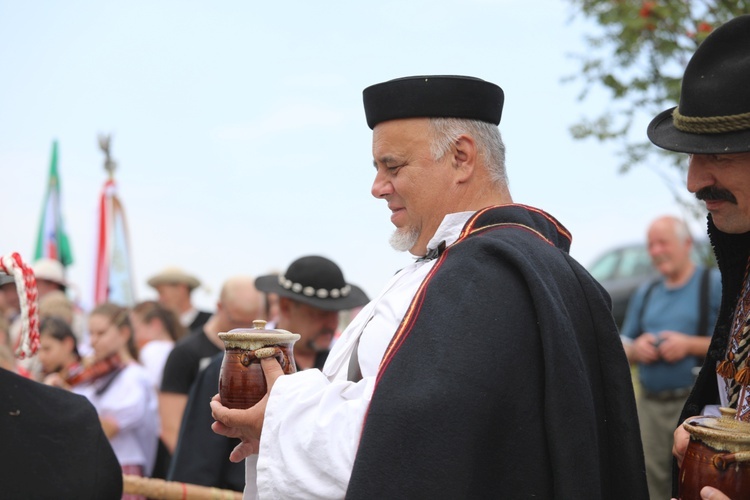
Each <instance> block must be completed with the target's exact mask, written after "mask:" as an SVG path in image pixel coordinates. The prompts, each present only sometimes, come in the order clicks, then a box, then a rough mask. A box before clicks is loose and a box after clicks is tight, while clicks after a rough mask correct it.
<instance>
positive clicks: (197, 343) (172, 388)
mask: <svg viewBox="0 0 750 500" xmlns="http://www.w3.org/2000/svg"><path fill="white" fill-rule="evenodd" d="M220 352H223V351H222V350H221V349H220V348H219V347H217V346H216V345H215V344H214V343H213V342H211V341H210V340H209V339H208V337H206V334H205V333H204V332H196V333H195V334H194V335H188V336H187V337H184V338H182V339H180V340H179V341H178V342H177V344H175V346H174V349H172V352H170V353H169V357H168V358H167V362H166V364H165V365H164V375H163V377H162V381H161V391H162V392H174V393H177V394H185V395H187V394H189V393H190V386H192V385H193V381H195V379H196V377H197V376H198V372H200V371H201V369H203V368H205V367H206V366H207V365H208V363H209V361H210V360H211V357H212V356H214V355H215V354H217V353H220Z"/></svg>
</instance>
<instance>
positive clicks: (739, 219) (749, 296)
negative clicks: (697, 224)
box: [648, 15, 750, 500]
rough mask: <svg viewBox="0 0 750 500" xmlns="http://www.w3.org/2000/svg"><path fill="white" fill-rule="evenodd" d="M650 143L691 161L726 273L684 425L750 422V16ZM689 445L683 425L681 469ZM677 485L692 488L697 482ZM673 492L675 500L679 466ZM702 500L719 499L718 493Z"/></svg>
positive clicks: (694, 186)
mask: <svg viewBox="0 0 750 500" xmlns="http://www.w3.org/2000/svg"><path fill="white" fill-rule="evenodd" d="M648 136H649V139H651V141H652V142H653V143H654V144H656V145H657V146H660V147H662V148H664V149H668V150H670V151H677V152H682V153H688V154H689V155H690V160H689V169H688V179H687V188H688V190H689V191H690V192H691V193H695V196H696V197H697V198H698V199H699V200H704V201H705V202H706V208H707V209H708V211H709V215H708V236H709V239H710V240H711V245H712V246H713V247H714V253H715V254H716V262H717V263H718V265H719V271H721V283H722V299H721V308H720V309H719V317H718V319H717V321H716V325H715V329H714V334H713V336H712V339H711V344H710V345H709V348H708V355H707V356H706V360H705V362H704V364H703V367H702V369H701V371H700V373H699V374H698V378H697V380H696V383H695V385H694V387H693V390H692V392H691V394H690V396H689V397H688V399H687V402H686V403H685V407H684V409H683V411H682V415H681V417H680V422H682V421H684V420H685V419H686V418H688V417H691V416H697V415H709V416H710V415H713V416H716V415H718V414H719V410H718V408H719V407H720V406H721V407H726V408H732V409H734V410H736V416H737V419H738V420H742V421H744V422H750V387H749V385H750V365H748V364H747V359H748V354H750V342H748V338H749V337H750V329H749V328H748V326H747V325H748V324H750V313H749V312H748V311H750V276H749V275H748V270H749V269H750V15H746V16H740V17H737V18H735V19H733V20H731V21H729V22H727V23H725V24H724V25H722V26H720V27H719V28H717V29H716V31H714V32H713V33H711V34H710V35H709V36H708V37H707V38H706V39H705V40H704V41H703V43H702V44H701V45H700V46H699V47H698V49H697V50H696V51H695V54H693V57H692V58H691V59H690V62H689V63H688V65H687V67H686V68H685V74H684V76H683V79H682V91H681V95H680V103H679V106H676V107H673V108H670V109H668V110H666V111H663V112H662V113H660V114H659V115H657V116H656V117H655V118H654V119H653V121H652V122H651V124H650V125H649V127H648ZM741 395H744V397H741ZM706 422H708V420H707V421H706ZM677 423H678V422H675V424H677ZM747 428H750V424H748V425H747V426H746V429H747ZM687 446H688V433H687V431H686V430H685V429H684V428H683V427H682V426H679V427H677V429H676V431H675V447H674V450H673V452H674V454H675V456H676V458H677V461H678V464H679V465H682V460H683V458H684V456H685V450H686V448H687ZM679 479H680V480H685V481H688V484H690V479H691V477H689V476H687V475H685V474H681V475H680V476H679ZM692 486H695V487H696V488H697V487H698V486H702V485H692ZM672 488H673V493H674V494H677V491H678V469H677V468H676V467H675V468H674V474H673V481H672ZM709 490H710V491H709ZM703 493H705V495H709V494H713V495H717V494H718V493H717V492H716V491H715V490H713V489H712V488H705V491H704V492H703ZM745 494H747V492H745ZM705 498H709V497H708V496H706V497H705ZM710 498H715V499H717V500H718V499H719V498H726V497H724V496H721V497H719V496H712V497H710Z"/></svg>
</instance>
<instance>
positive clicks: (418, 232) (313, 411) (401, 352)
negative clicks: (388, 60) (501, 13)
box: [211, 75, 647, 500]
mask: <svg viewBox="0 0 750 500" xmlns="http://www.w3.org/2000/svg"><path fill="white" fill-rule="evenodd" d="M363 97H364V104H365V115H366V118H367V124H368V125H369V127H370V128H372V129H373V142H372V143H373V158H374V164H375V169H376V171H375V180H374V182H373V185H372V189H371V193H372V194H373V195H374V196H375V197H376V198H378V199H380V200H383V201H384V202H386V203H387V207H388V210H389V211H390V219H391V222H392V223H393V225H394V226H395V227H396V230H395V233H394V234H393V236H392V238H391V245H392V246H393V247H394V248H395V249H397V250H401V251H408V252H410V253H411V254H412V255H413V256H414V257H415V260H414V261H413V262H412V263H410V264H408V265H406V266H405V267H404V268H403V269H401V270H400V271H399V272H398V273H397V274H396V275H395V276H393V277H392V278H391V280H390V281H389V282H388V284H387V285H386V287H385V290H384V291H383V292H382V293H381V294H380V295H379V296H378V297H377V298H375V299H374V300H373V301H371V302H370V303H369V304H368V305H366V306H365V307H364V308H363V309H362V310H361V311H360V312H359V314H357V316H356V317H355V318H354V320H353V321H352V323H351V324H350V325H349V327H347V329H346V330H345V331H344V332H343V333H342V335H341V337H340V338H339V340H337V341H336V343H335V344H334V346H333V349H332V350H331V353H330V354H329V357H328V360H327V361H326V364H325V366H324V368H323V370H322V371H318V370H307V371H303V372H299V373H296V374H293V375H287V376H280V374H279V373H280V367H279V365H278V363H277V362H275V361H266V362H264V363H263V369H264V371H265V374H266V378H267V380H268V386H269V387H270V390H269V395H268V397H267V398H264V400H262V401H261V402H260V403H259V404H258V405H256V406H255V407H253V408H250V409H248V410H229V409H227V408H225V407H223V406H222V405H221V404H220V402H219V401H218V400H214V401H212V403H211V406H212V408H213V412H214V417H215V418H216V419H217V423H215V424H214V429H215V430H216V431H218V432H220V433H226V434H227V435H233V436H238V437H242V438H243V445H242V446H240V447H239V448H238V449H236V450H235V451H234V452H233V454H232V459H233V460H238V459H241V458H244V457H246V456H248V455H249V454H250V453H252V452H254V451H255V450H254V447H253V444H254V443H255V441H254V439H257V438H260V453H259V455H258V459H257V460H258V461H257V467H256V468H249V469H248V478H252V474H253V473H255V472H257V480H256V485H257V489H258V493H259V496H260V498H300V497H304V498H343V497H344V496H346V497H347V498H351V499H359V498H368V499H370V498H586V499H596V498H606V499H608V500H611V499H623V500H624V499H628V500H632V499H641V498H646V497H647V491H646V483H645V475H644V472H643V452H642V449H641V444H640V438H639V433H638V426H637V416H636V413H635V398H634V395H633V388H632V383H631V379H630V371H629V368H628V364H627V361H626V359H625V353H624V352H623V348H622V344H621V342H620V338H619V335H618V333H617V328H616V326H615V324H614V320H613V319H612V314H611V312H610V308H609V303H608V301H607V298H606V292H605V291H604V290H603V289H602V288H601V286H599V285H598V284H597V283H596V282H595V281H594V280H593V278H591V276H590V275H589V274H588V273H587V272H586V271H585V270H584V269H583V267H582V266H581V265H580V264H579V263H577V262H576V261H575V260H574V259H573V258H571V257H570V255H569V254H568V249H569V245H570V234H569V233H568V231H567V230H566V229H565V228H564V227H563V226H562V225H561V224H560V223H559V222H558V221H557V220H556V219H554V218H553V217H552V216H551V215H549V214H547V213H545V212H544V211H542V210H539V209H536V208H531V207H528V206H524V205H517V204H513V200H512V198H511V195H510V191H509V189H508V181H507V177H506V173H505V160H504V158H505V146H504V144H503V142H502V139H501V136H500V131H499V129H498V124H499V123H500V117H501V114H502V107H503V99H504V94H503V91H502V89H501V88H500V87H498V86H497V85H495V84H493V83H490V82H487V81H484V80H480V79H478V78H472V77H466V76H439V75H438V76H415V77H407V78H399V79H396V80H390V81H387V82H384V83H380V84H377V85H373V86H371V87H368V88H366V89H365V90H364V94H363ZM281 284H282V286H283V287H284V288H285V289H287V290H289V289H291V290H295V288H297V289H299V290H300V291H302V293H304V290H305V288H304V287H297V286H296V284H295V283H294V280H291V279H290V280H289V281H286V280H284V281H283V282H282V283H281ZM309 293H311V294H314V295H315V294H317V291H315V290H309ZM634 422H635V423H634ZM261 433H262V436H261ZM571 457H575V460H572V459H571ZM250 462H251V461H250V460H248V464H249V463H250ZM248 489H252V486H248ZM247 491H248V490H246V493H247Z"/></svg>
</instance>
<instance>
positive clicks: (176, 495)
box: [122, 474, 242, 500]
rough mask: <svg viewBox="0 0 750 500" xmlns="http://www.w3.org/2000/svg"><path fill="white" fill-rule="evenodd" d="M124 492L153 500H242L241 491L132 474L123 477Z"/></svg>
mask: <svg viewBox="0 0 750 500" xmlns="http://www.w3.org/2000/svg"><path fill="white" fill-rule="evenodd" d="M122 491H123V493H129V494H131V495H143V496H145V497H148V498H150V499H153V500H242V493H240V492H239V491H232V490H223V489H220V488H213V487H210V486H200V485H197V484H190V483H180V482H177V481H165V480H163V479H155V478H149V477H140V476H134V475H131V474H123V475H122Z"/></svg>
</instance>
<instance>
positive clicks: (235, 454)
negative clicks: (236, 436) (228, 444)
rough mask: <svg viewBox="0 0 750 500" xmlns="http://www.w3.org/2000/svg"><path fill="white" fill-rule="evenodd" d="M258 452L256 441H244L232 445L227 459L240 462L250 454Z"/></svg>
mask: <svg viewBox="0 0 750 500" xmlns="http://www.w3.org/2000/svg"><path fill="white" fill-rule="evenodd" d="M256 453H258V444H257V442H245V441H243V442H242V443H240V444H238V445H237V446H235V447H234V449H233V450H232V453H231V454H230V455H229V460H230V461H231V462H235V463H236V462H241V461H243V460H244V459H246V458H247V457H249V456H250V455H254V454H256Z"/></svg>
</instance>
